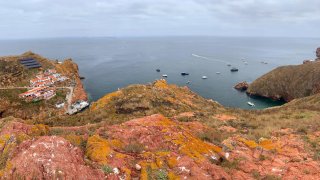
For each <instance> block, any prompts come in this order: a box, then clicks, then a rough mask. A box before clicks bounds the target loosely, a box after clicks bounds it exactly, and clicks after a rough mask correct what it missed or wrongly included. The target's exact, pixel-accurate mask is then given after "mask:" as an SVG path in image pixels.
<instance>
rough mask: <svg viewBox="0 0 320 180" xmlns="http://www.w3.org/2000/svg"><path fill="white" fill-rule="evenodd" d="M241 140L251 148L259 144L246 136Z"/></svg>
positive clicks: (240, 139)
mask: <svg viewBox="0 0 320 180" xmlns="http://www.w3.org/2000/svg"><path fill="white" fill-rule="evenodd" d="M239 141H240V142H243V143H244V144H245V145H247V146H248V147H249V148H256V147H258V144H257V143H256V142H255V141H252V140H247V139H244V138H239Z"/></svg>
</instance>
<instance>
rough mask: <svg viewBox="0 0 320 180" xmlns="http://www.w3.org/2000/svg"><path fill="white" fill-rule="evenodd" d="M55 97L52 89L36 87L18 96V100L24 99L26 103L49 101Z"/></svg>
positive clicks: (54, 91)
mask: <svg viewBox="0 0 320 180" xmlns="http://www.w3.org/2000/svg"><path fill="white" fill-rule="evenodd" d="M55 95H56V90H55V88H53V87H47V86H44V87H36V88H33V89H30V90H29V91H27V92H24V93H21V94H19V98H24V99H25V100H26V101H36V100H41V99H46V100H48V99H51V98H52V97H54V96H55Z"/></svg>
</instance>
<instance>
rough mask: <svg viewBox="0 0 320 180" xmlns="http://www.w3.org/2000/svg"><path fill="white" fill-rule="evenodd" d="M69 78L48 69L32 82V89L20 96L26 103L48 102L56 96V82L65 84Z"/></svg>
mask: <svg viewBox="0 0 320 180" xmlns="http://www.w3.org/2000/svg"><path fill="white" fill-rule="evenodd" d="M67 79H68V78H67V77H65V76H62V75H60V74H59V73H57V71H56V70H55V69H48V70H46V71H44V72H40V73H38V74H37V75H36V77H35V78H33V79H31V80H30V87H31V88H32V89H30V90H28V91H27V92H24V93H22V94H20V95H19V97H20V98H24V99H25V100H26V101H37V100H42V99H45V100H48V99H51V98H52V97H54V96H55V95H56V89H55V88H54V87H53V85H54V84H55V83H56V82H63V81H65V80H67Z"/></svg>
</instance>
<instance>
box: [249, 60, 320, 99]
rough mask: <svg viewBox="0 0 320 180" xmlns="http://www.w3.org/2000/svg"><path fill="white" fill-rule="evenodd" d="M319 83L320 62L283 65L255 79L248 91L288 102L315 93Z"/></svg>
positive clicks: (251, 93)
mask: <svg viewBox="0 0 320 180" xmlns="http://www.w3.org/2000/svg"><path fill="white" fill-rule="evenodd" d="M319 83H320V63H310V64H302V65H296V66H283V67H279V68H276V69H275V70H272V71H271V72H269V73H267V74H265V75H263V76H262V77H260V78H258V79H257V80H255V81H254V82H253V83H251V84H250V85H249V88H248V90H247V93H248V94H250V95H256V96H263V97H267V98H271V99H274V100H279V99H283V100H285V101H287V102H288V101H291V100H293V99H296V98H302V97H306V96H310V95H313V94H315V93H316V92H318V91H319Z"/></svg>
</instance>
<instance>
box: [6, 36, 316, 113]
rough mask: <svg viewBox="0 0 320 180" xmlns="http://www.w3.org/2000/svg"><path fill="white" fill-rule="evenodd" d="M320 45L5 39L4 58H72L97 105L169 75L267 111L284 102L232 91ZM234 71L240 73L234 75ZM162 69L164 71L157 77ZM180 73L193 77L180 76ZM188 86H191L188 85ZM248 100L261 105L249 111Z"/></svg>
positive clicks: (248, 40) (310, 55)
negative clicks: (27, 55)
mask: <svg viewBox="0 0 320 180" xmlns="http://www.w3.org/2000/svg"><path fill="white" fill-rule="evenodd" d="M319 42H320V39H317V38H279V37H277V38H266V37H264V38H258V37H122V38H113V37H101V38H50V39H24V40H0V55H1V56H4V55H16V54H22V53H23V52H26V51H29V50H30V51H33V52H35V53H38V54H41V55H43V56H45V57H48V58H51V59H60V60H61V59H66V58H72V59H73V60H74V61H75V62H76V63H77V64H78V65H79V68H80V72H81V75H82V76H84V77H85V78H86V79H85V80H84V85H85V88H86V90H87V92H88V93H89V96H90V98H91V100H93V101H94V100H97V99H99V98H100V97H102V96H103V95H105V94H106V93H110V92H112V91H115V90H117V89H118V88H122V87H126V86H128V85H130V84H141V83H143V84H144V83H149V82H153V81H154V80H156V79H160V78H162V77H161V76H162V74H167V75H168V78H167V81H168V82H169V83H174V84H178V85H180V86H189V87H190V88H191V90H193V91H195V92H196V93H198V94H200V95H201V96H203V97H205V98H209V99H213V100H215V101H218V102H219V103H221V104H222V105H224V106H228V107H237V108H244V109H263V108H267V107H272V106H277V105H281V104H283V102H275V101H271V100H268V99H264V98H250V97H248V96H247V95H246V94H245V93H242V92H238V91H236V90H234V89H233V86H234V85H235V84H236V83H238V82H240V81H247V82H252V81H254V80H255V79H257V78H258V77H260V76H261V75H263V74H265V73H267V72H269V71H271V70H272V69H274V68H276V67H279V66H283V65H292V64H301V63H302V61H303V60H305V59H314V58H315V49H316V48H317V47H318V46H320V43H319ZM244 61H246V62H247V63H245V62H244ZM262 61H264V62H267V63H268V64H263V63H261V62H262ZM229 63H230V64H231V65H232V66H231V67H229V66H227V64H229ZM232 67H236V68H238V69H239V71H238V72H234V73H232V72H230V69H231V68H232ZM158 68H159V69H160V70H161V72H156V69H158ZM181 72H188V73H189V74H190V75H189V76H181V75H180V73H181ZM217 72H220V74H217ZM202 76H207V77H208V79H205V80H204V79H202V78H201V77H202ZM188 81H190V82H191V83H190V84H186V82H188ZM248 101H251V102H253V103H254V104H255V105H256V106H255V107H250V106H248V104H247V102H248Z"/></svg>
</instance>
